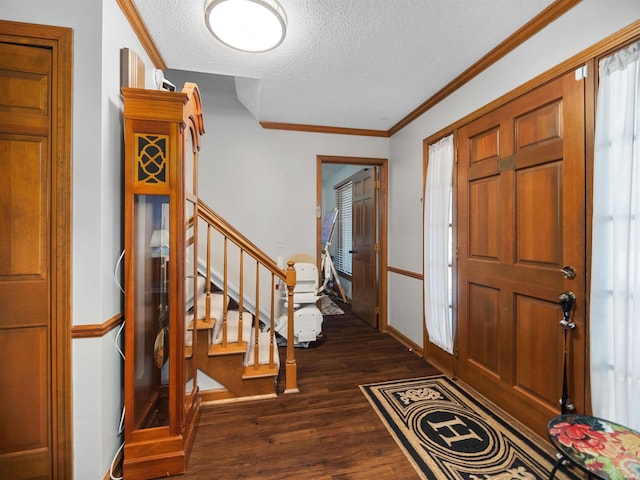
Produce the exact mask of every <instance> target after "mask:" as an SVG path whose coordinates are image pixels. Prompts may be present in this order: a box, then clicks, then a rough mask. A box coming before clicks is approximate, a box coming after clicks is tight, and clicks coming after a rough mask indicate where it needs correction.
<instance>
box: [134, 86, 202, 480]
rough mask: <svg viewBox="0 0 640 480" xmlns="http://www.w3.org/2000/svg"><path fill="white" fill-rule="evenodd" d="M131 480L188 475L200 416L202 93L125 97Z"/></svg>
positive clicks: (146, 93) (189, 89)
mask: <svg viewBox="0 0 640 480" xmlns="http://www.w3.org/2000/svg"><path fill="white" fill-rule="evenodd" d="M122 95H123V98H124V131H125V172H124V182H125V293H126V295H125V321H126V325H125V340H124V342H125V382H124V388H125V446H124V478H125V479H126V480H138V479H149V478H156V477H164V476H167V475H173V474H178V473H184V472H185V470H186V464H187V457H188V453H189V449H190V447H191V442H192V440H193V434H194V430H195V425H196V420H197V415H198V411H199V406H200V405H199V397H198V387H197V381H196V374H195V372H196V365H195V361H196V360H195V355H193V354H192V352H193V351H195V347H196V346H195V341H196V335H191V334H190V325H186V324H185V318H186V313H187V311H188V310H189V309H190V308H191V305H192V303H193V292H194V291H195V281H196V274H197V221H196V219H197V198H198V197H197V159H198V150H199V145H200V143H199V141H200V136H201V135H202V134H203V133H204V127H203V122H202V108H201V103H200V93H199V91H198V87H197V86H196V85H195V84H192V83H187V84H185V87H184V89H183V90H182V92H167V91H156V90H144V89H133V88H122Z"/></svg>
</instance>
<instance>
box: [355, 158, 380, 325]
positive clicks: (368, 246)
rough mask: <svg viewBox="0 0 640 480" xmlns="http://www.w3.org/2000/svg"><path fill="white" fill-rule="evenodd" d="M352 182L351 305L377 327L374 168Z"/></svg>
mask: <svg viewBox="0 0 640 480" xmlns="http://www.w3.org/2000/svg"><path fill="white" fill-rule="evenodd" d="M351 181H352V182H353V210H352V213H353V223H352V228H353V230H352V232H353V243H352V248H353V254H352V255H353V256H352V270H353V272H352V279H351V308H352V311H353V313H355V314H356V315H357V316H358V317H360V318H361V319H362V320H364V321H365V322H367V323H368V324H369V325H371V326H372V327H377V326H378V315H377V310H376V306H377V305H376V298H377V252H376V232H377V226H376V219H377V211H376V205H377V203H376V169H375V168H365V169H363V170H361V171H360V172H358V173H356V174H355V175H353V176H352V177H351Z"/></svg>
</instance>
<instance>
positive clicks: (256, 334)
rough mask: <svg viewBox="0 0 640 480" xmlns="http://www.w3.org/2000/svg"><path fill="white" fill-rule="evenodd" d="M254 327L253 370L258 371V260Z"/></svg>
mask: <svg viewBox="0 0 640 480" xmlns="http://www.w3.org/2000/svg"><path fill="white" fill-rule="evenodd" d="M253 326H254V333H255V337H256V339H255V342H254V351H253V369H254V370H258V366H259V365H260V262H258V260H256V314H255V316H254V317H253Z"/></svg>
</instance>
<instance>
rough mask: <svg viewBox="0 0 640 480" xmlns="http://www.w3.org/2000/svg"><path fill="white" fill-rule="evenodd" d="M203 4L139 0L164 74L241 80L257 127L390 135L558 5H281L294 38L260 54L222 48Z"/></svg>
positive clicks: (388, 0)
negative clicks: (267, 124) (293, 125)
mask: <svg viewBox="0 0 640 480" xmlns="http://www.w3.org/2000/svg"><path fill="white" fill-rule="evenodd" d="M204 3H205V2H204V0H162V1H158V0H134V4H135V6H136V8H137V9H138V11H139V13H140V16H141V17H142V19H143V21H144V23H145V25H146V27H147V30H148V31H149V33H150V35H151V37H152V39H153V41H154V43H155V45H156V47H157V49H158V51H159V52H160V55H161V56H162V58H163V60H164V62H165V64H166V66H167V68H169V69H176V70H188V71H195V72H202V73H213V74H219V75H228V76H232V77H235V78H236V91H237V95H238V98H239V100H240V101H241V102H242V103H243V104H244V105H245V107H246V108H247V109H248V110H249V111H250V112H251V114H252V115H253V116H254V117H255V118H256V119H257V120H259V121H267V122H284V123H297V124H309V125H320V126H331V127H345V128H358V129H375V130H388V129H389V128H391V127H392V126H393V125H395V124H396V123H397V122H399V121H400V120H402V119H403V118H404V117H405V116H407V115H408V114H409V113H410V112H411V111H413V110H414V109H415V108H416V107H418V106H419V105H420V104H422V103H423V102H424V101H425V100H427V99H428V98H429V97H431V96H432V95H433V94H434V93H436V92H437V91H438V90H440V89H441V88H442V87H444V86H445V85H446V84H447V83H449V82H450V81H451V80H453V79H454V78H455V77H457V76H458V75H459V74H461V73H462V72H464V71H465V70H466V69H467V68H468V67H470V66H471V65H472V64H474V63H475V62H476V61H478V60H479V59H480V58H482V57H483V56H484V55H485V54H486V53H488V52H489V51H490V50H491V49H493V48H494V47H496V46H497V45H498V44H499V43H500V42H502V41H503V40H505V39H506V38H507V37H509V36H510V35H511V34H512V33H514V32H515V31H516V30H518V29H519V28H520V27H521V26H523V25H524V24H526V23H527V22H528V21H529V20H531V19H532V18H533V17H535V16H536V15H537V14H538V13H540V12H541V11H542V10H544V9H545V8H546V7H547V6H549V5H550V4H551V3H553V1H552V0H280V4H281V5H282V7H283V8H284V10H285V11H286V14H287V19H288V33H287V38H286V39H285V41H284V43H283V44H282V45H281V46H280V47H279V48H277V49H276V50H274V51H271V52H266V53H256V54H250V53H242V52H238V51H235V50H232V49H230V48H228V47H225V46H224V45H222V44H219V43H218V42H217V41H216V40H215V39H214V38H213V37H212V36H211V34H210V33H209V31H208V30H207V27H206V26H205V24H204ZM169 80H170V79H169Z"/></svg>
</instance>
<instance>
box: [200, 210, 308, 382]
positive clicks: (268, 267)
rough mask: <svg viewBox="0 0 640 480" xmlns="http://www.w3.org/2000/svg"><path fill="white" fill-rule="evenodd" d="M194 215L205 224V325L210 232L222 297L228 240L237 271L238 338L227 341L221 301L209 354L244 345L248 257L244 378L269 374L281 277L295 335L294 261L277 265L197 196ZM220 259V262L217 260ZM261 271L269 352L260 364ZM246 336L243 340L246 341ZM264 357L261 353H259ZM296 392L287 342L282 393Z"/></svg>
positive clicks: (292, 356)
mask: <svg viewBox="0 0 640 480" xmlns="http://www.w3.org/2000/svg"><path fill="white" fill-rule="evenodd" d="M196 208H197V217H198V220H199V222H204V224H205V226H206V239H207V240H206V263H207V264H206V281H205V313H206V318H205V321H204V324H205V325H207V324H210V323H212V322H213V320H212V319H211V318H210V317H209V315H210V299H211V271H212V267H213V264H214V262H215V260H212V243H213V241H214V239H213V237H212V234H213V233H214V232H215V233H217V239H218V240H220V239H221V241H222V248H221V249H218V250H216V252H214V253H218V257H219V256H220V252H222V253H221V255H222V258H221V259H220V258H218V259H217V262H216V265H217V264H219V263H222V270H223V271H222V276H223V281H222V282H223V285H222V294H223V298H225V299H226V298H228V293H229V292H228V289H229V243H231V244H232V245H233V246H234V247H235V248H236V253H237V256H238V270H237V276H238V278H237V279H236V280H237V281H238V287H237V288H238V310H239V314H238V315H239V318H238V327H237V329H238V332H237V340H236V341H232V342H230V341H229V336H228V322H227V317H228V302H225V303H224V306H223V314H222V319H216V320H217V321H220V320H222V326H221V333H222V340H221V342H220V343H219V344H216V345H211V346H210V347H209V351H210V353H211V354H216V353H220V354H224V353H225V352H228V351H231V350H236V349H237V348H239V347H240V348H241V347H242V346H243V345H244V344H245V339H244V338H243V325H242V323H243V313H244V301H245V292H244V288H245V272H244V270H245V260H244V259H245V257H246V256H249V257H251V258H252V259H253V260H254V261H255V280H254V281H255V305H254V306H255V315H254V323H253V325H252V329H253V334H252V337H253V345H252V346H251V347H250V348H251V349H252V350H253V352H252V355H250V357H251V356H252V357H253V361H252V364H251V365H247V366H245V368H244V375H246V376H247V377H260V376H261V375H262V374H263V373H264V374H268V373H270V372H273V371H274V370H276V371H277V367H276V366H275V363H276V360H275V358H274V355H275V353H274V352H277V347H276V344H275V342H276V340H275V318H274V317H275V302H276V301H277V299H276V298H275V292H276V286H277V283H276V282H277V281H278V280H282V281H283V282H284V285H285V286H286V288H287V302H286V305H287V319H288V325H287V328H288V338H294V333H293V332H294V324H293V323H294V315H293V290H294V287H295V284H296V271H295V268H294V262H292V261H289V262H288V264H287V268H286V269H282V268H280V267H279V266H278V265H277V264H276V262H274V261H273V259H271V258H270V257H269V256H268V255H267V254H265V253H264V252H263V251H262V250H261V249H260V248H258V247H257V246H256V245H255V244H253V243H252V242H251V241H250V240H248V239H247V238H246V237H245V236H244V235H243V234H241V233H240V232H239V231H238V230H236V229H235V228H234V227H233V226H232V225H231V224H229V223H228V222H227V221H226V220H224V219H223V218H222V217H220V216H219V215H218V214H216V213H215V212H214V211H213V210H212V209H211V208H210V207H209V206H208V205H207V204H205V203H204V202H202V200H200V199H198V203H197V206H196ZM198 230H199V231H200V226H198ZM218 262H219V263H218ZM261 273H262V274H266V275H269V276H270V280H271V282H270V287H271V293H270V296H269V297H270V306H269V320H268V321H269V329H268V331H269V346H268V350H269V355H268V364H264V362H263V363H262V364H261V362H260V359H261V354H260V337H261V335H260V333H261V331H260V330H261V329H260V313H261V312H260V280H261ZM248 340H249V339H246V341H248ZM262 357H264V355H262ZM295 392H298V380H297V365H296V359H295V350H294V342H291V341H289V342H287V353H286V361H285V391H284V393H295Z"/></svg>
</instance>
